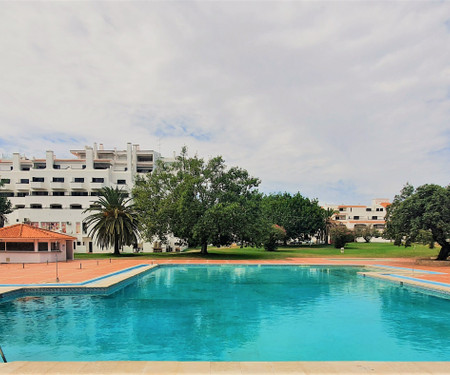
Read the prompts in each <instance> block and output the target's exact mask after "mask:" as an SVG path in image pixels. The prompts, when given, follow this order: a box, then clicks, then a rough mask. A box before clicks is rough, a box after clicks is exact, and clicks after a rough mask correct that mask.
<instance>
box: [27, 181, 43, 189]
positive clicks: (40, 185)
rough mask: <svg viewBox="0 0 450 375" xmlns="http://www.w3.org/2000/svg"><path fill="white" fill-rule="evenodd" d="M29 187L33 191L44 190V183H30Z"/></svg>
mask: <svg viewBox="0 0 450 375" xmlns="http://www.w3.org/2000/svg"><path fill="white" fill-rule="evenodd" d="M30 187H31V189H33V190H46V186H45V182H36V181H31V183H30Z"/></svg>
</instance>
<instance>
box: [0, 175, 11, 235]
mask: <svg viewBox="0 0 450 375" xmlns="http://www.w3.org/2000/svg"><path fill="white" fill-rule="evenodd" d="M2 186H3V183H0V187H2ZM11 212H13V210H12V205H11V202H10V200H9V199H8V198H7V197H4V196H0V228H3V226H4V225H5V223H6V222H7V221H8V219H7V217H6V215H8V214H10V213H11Z"/></svg>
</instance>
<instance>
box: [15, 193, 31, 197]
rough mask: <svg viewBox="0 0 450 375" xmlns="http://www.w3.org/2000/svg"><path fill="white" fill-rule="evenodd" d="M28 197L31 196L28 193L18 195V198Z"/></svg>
mask: <svg viewBox="0 0 450 375" xmlns="http://www.w3.org/2000/svg"><path fill="white" fill-rule="evenodd" d="M28 195H30V194H29V193H28V192H26V193H17V196H18V197H27V196H28Z"/></svg>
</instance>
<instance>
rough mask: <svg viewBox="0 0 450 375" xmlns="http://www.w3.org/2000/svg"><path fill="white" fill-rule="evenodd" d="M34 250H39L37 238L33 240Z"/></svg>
mask: <svg viewBox="0 0 450 375" xmlns="http://www.w3.org/2000/svg"><path fill="white" fill-rule="evenodd" d="M34 251H36V252H37V251H39V240H34Z"/></svg>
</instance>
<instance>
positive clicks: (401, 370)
mask: <svg viewBox="0 0 450 375" xmlns="http://www.w3.org/2000/svg"><path fill="white" fill-rule="evenodd" d="M449 371H450V370H449V362H362V361H355V362H144V361H143V362H132V361H122V362H12V363H6V364H0V374H10V375H17V374H42V375H44V374H45V375H56V374H60V375H72V374H73V375H88V374H89V375H90V374H151V375H156V374H158V375H181V374H192V375H202V374H223V375H225V374H227V375H250V374H254V375H256V374H286V375H287V374H289V375H300V374H301V375H319V374H386V375H387V374H389V375H391V374H392V375H395V374H449Z"/></svg>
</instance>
